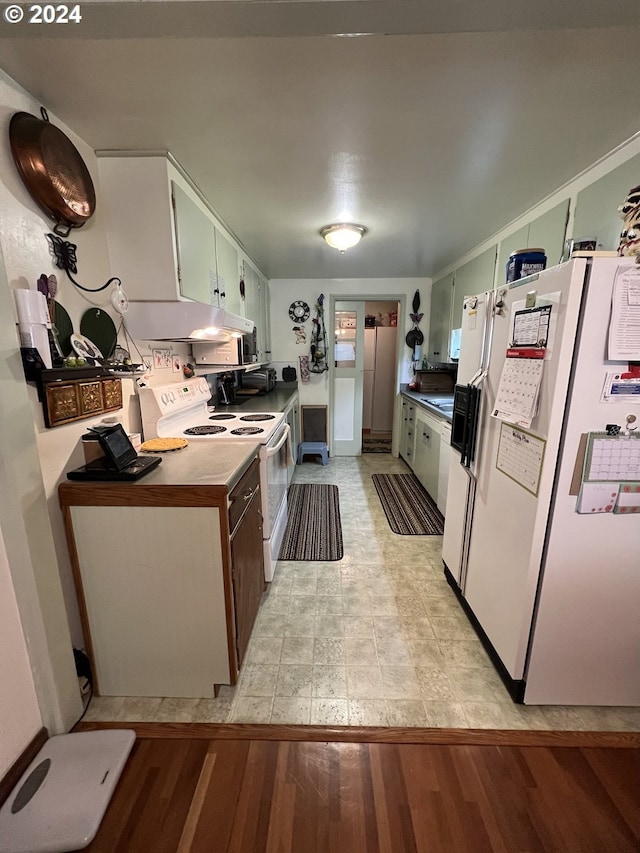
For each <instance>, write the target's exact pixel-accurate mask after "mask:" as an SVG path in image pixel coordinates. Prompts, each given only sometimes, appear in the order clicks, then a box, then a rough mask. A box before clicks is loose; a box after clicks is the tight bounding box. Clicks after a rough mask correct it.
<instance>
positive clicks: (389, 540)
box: [85, 454, 640, 731]
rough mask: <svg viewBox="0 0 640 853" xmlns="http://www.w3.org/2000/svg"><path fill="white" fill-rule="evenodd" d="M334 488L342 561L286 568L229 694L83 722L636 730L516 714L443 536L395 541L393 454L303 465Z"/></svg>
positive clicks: (110, 703)
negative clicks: (388, 508)
mask: <svg viewBox="0 0 640 853" xmlns="http://www.w3.org/2000/svg"><path fill="white" fill-rule="evenodd" d="M307 460H308V461H305V462H304V463H303V464H302V465H299V466H297V468H296V473H295V482H318V483H333V484H335V485H337V486H338V487H339V499H340V513H341V518H342V531H343V538H344V557H343V559H342V560H340V561H337V562H315V563H302V562H280V563H278V566H277V569H276V575H275V578H274V580H273V582H272V584H271V587H270V589H269V592H268V594H267V595H266V596H265V598H264V600H263V603H262V605H261V608H260V612H259V614H258V618H257V620H256V624H255V627H254V630H253V634H252V637H251V641H250V644H249V649H248V652H247V659H246V662H245V665H244V666H243V670H242V673H241V676H240V680H239V683H238V684H237V685H236V687H235V688H232V687H223V688H222V690H221V693H220V696H219V697H218V698H217V699H200V700H199V699H161V698H157V699H148V698H129V697H128V698H123V697H96V698H95V699H94V700H93V701H92V702H91V704H90V706H89V708H88V710H87V713H86V715H85V720H102V721H111V720H128V721H132V722H136V721H157V722H172V721H176V722H234V723H235V722H237V723H240V722H242V723H288V724H311V725H353V726H361V725H362V726H429V727H443V728H449V727H455V728H466V727H469V728H506V729H515V728H518V729H571V730H615V731H638V730H640V708H593V707H584V706H578V707H558V706H545V707H542V706H540V707H536V706H524V705H515V704H514V703H513V702H512V700H511V698H510V696H509V694H508V693H507V691H506V689H505V688H504V686H503V684H502V682H501V680H500V678H499V677H498V675H497V673H496V671H495V669H494V667H493V665H492V664H491V662H490V660H489V658H488V657H487V655H486V653H485V651H484V649H483V647H482V645H481V644H480V641H479V640H478V638H477V636H476V634H475V632H474V630H473V629H472V627H471V625H470V624H469V622H468V620H467V618H466V616H465V615H464V613H463V611H462V610H461V608H460V606H459V604H458V602H457V600H456V598H455V596H454V594H453V592H452V591H451V589H450V587H449V586H448V584H447V582H446V580H445V578H444V575H443V571H442V561H441V555H440V551H441V544H442V541H441V537H439V536H399V535H397V534H394V533H392V531H391V529H390V528H389V525H388V523H387V520H386V517H385V514H384V511H383V509H382V507H381V505H380V501H379V500H378V497H377V494H376V491H375V489H374V486H373V483H372V480H371V474H372V473H385V472H386V473H394V472H395V473H405V472H407V471H408V468H407V466H406V465H405V464H404V462H403V461H402V460H399V459H394V458H393V457H392V456H391V455H390V454H365V455H363V456H361V457H356V458H334V459H330V461H329V464H328V465H327V466H322V465H320V464H319V461H315V460H314V459H313V458H312V457H311V458H310V457H307Z"/></svg>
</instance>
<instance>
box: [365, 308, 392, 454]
mask: <svg viewBox="0 0 640 853" xmlns="http://www.w3.org/2000/svg"><path fill="white" fill-rule="evenodd" d="M364 325H365V328H364V374H363V396H362V452H363V453H391V444H392V438H393V414H394V404H395V396H396V394H395V392H396V373H397V359H396V353H397V348H398V303H397V302H381V301H379V302H366V303H365V317H364Z"/></svg>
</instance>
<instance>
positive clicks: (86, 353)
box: [70, 335, 104, 363]
mask: <svg viewBox="0 0 640 853" xmlns="http://www.w3.org/2000/svg"><path fill="white" fill-rule="evenodd" d="M70 340H71V346H72V347H73V351H74V352H75V353H76V355H80V356H83V357H84V358H87V359H93V360H95V359H100V360H102V359H103V358H104V356H103V355H102V353H101V352H100V350H99V349H98V347H97V346H96V345H95V344H94V343H93V341H90V340H89V338H85V336H84V335H71V338H70ZM92 363H93V362H92Z"/></svg>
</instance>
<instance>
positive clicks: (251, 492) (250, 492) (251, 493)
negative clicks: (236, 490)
mask: <svg viewBox="0 0 640 853" xmlns="http://www.w3.org/2000/svg"><path fill="white" fill-rule="evenodd" d="M257 491H258V487H257V486H256V488H255V489H249V490H248V491H246V492H245V493H244V495H243V496H242V498H243V500H244V501H250V500H251V498H252V497H253V496H254V495H255V493H256V492H257Z"/></svg>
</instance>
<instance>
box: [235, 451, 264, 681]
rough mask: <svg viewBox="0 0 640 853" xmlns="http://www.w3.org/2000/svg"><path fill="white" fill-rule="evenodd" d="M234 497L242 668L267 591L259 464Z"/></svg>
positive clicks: (237, 626) (238, 620)
mask: <svg viewBox="0 0 640 853" xmlns="http://www.w3.org/2000/svg"><path fill="white" fill-rule="evenodd" d="M229 497H230V509H229V517H230V525H229V526H230V530H231V575H232V580H233V599H234V616H235V623H236V631H235V635H236V651H237V655H238V668H240V666H242V662H243V660H244V657H245V653H246V650H247V646H248V644H249V639H250V637H251V631H252V629H253V624H254V622H255V620H256V616H257V615H258V609H259V607H260V601H261V600H262V594H263V593H264V589H265V580H264V559H263V554H262V509H261V505H260V481H259V463H258V462H257V461H256V462H254V464H253V465H252V467H251V468H250V469H249V471H248V472H247V474H245V476H244V477H243V478H242V480H241V481H240V482H239V483H238V485H237V486H236V488H235V489H234V490H233V492H232V493H231V495H230V496H229Z"/></svg>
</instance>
